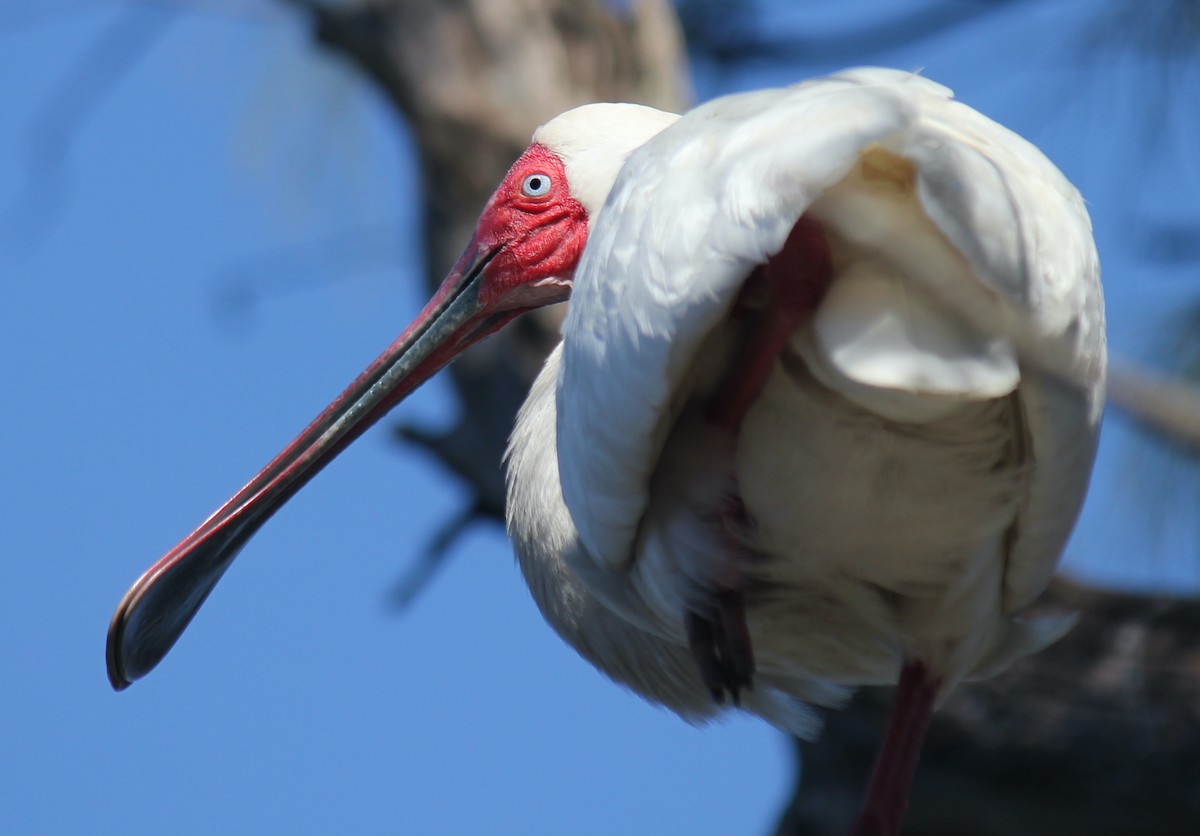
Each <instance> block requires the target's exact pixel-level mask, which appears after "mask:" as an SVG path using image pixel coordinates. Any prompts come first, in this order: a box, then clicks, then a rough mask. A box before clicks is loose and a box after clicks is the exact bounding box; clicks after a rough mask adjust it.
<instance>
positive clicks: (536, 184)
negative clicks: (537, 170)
mask: <svg viewBox="0 0 1200 836" xmlns="http://www.w3.org/2000/svg"><path fill="white" fill-rule="evenodd" d="M541 190H542V178H541V177H530V178H529V191H531V192H540V191H541Z"/></svg>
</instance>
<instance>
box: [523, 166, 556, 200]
mask: <svg viewBox="0 0 1200 836" xmlns="http://www.w3.org/2000/svg"><path fill="white" fill-rule="evenodd" d="M549 193H550V175H549V174H542V173H541V172H538V173H537V174H527V175H526V176H525V179H524V180H522V181H521V194H523V195H525V196H526V197H545V196H546V195H548V194H549Z"/></svg>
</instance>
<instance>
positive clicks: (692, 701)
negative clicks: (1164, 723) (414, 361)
mask: <svg viewBox="0 0 1200 836" xmlns="http://www.w3.org/2000/svg"><path fill="white" fill-rule="evenodd" d="M586 111H587V108H583V109H580V110H579V111H574V112H572V114H573V116H572V119H575V120H578V119H579V117H580V116H581V114H582V115H586ZM642 113H643V111H637V112H630V113H628V114H621V117H623V118H628V119H633V120H638V119H640V118H641V116H642ZM607 115H613V114H607ZM617 130H619V128H618V129H617ZM555 132H556V131H555V122H551V123H550V124H549V126H547V127H546V128H543V129H541V130H540V131H539V133H538V135H535V140H536V139H539V138H541V137H543V136H546V135H549V136H551V137H553V135H554V134H555ZM549 147H550V148H551V150H558V149H556V148H555V147H554V145H553V144H550V145H549ZM589 150H590V153H592V154H593V155H594V154H595V153H596V152H595V150H594V149H589ZM563 156H564V159H565V161H566V165H567V171H568V176H569V177H570V172H571V160H572V156H571V152H570V151H569V150H568V151H565V152H563ZM572 186H573V183H572ZM805 213H809V215H810V216H811V217H815V218H816V219H818V220H819V221H820V222H821V223H822V225H823V226H824V229H825V230H826V233H827V235H828V236H829V239H830V242H831V248H832V251H833V259H834V265H835V270H836V274H835V279H834V282H833V284H832V285H831V287H830V290H829V293H828V295H827V296H826V298H825V300H824V302H823V303H822V305H821V307H820V308H819V309H818V310H817V312H816V316H815V320H814V321H813V322H812V323H811V325H810V326H807V327H804V328H802V329H801V330H800V331H798V332H797V333H796V334H795V336H794V338H793V340H792V342H791V346H790V348H789V350H787V351H786V352H785V354H784V355H783V356H782V358H781V361H780V363H779V364H778V367H777V368H776V369H775V371H774V372H773V373H772V374H771V376H770V378H769V380H768V382H767V384H766V387H765V388H764V390H763V391H762V393H761V395H760V397H759V398H758V399H757V401H756V402H755V403H754V405H753V406H752V407H751V408H750V410H749V412H748V413H747V415H746V419H745V423H744V425H743V427H742V430H741V433H740V434H739V435H738V437H737V439H736V440H735V441H734V442H733V444H732V445H730V444H728V443H727V442H725V441H724V440H722V439H721V438H720V437H719V436H720V434H719V433H714V432H713V431H712V430H711V428H707V427H706V426H705V422H704V420H703V418H702V417H701V414H700V413H701V408H700V404H701V403H702V402H703V400H704V399H705V398H706V397H707V396H709V395H711V394H712V391H713V389H714V387H715V386H716V384H717V381H719V379H720V378H721V376H722V374H724V373H726V372H727V370H728V368H729V365H730V362H731V361H730V359H729V352H730V350H731V349H730V346H731V345H733V344H734V343H735V342H736V341H737V337H738V334H737V333H736V332H737V329H738V325H737V323H736V322H734V321H732V320H731V318H730V310H731V308H732V306H733V304H734V301H735V299H736V297H737V295H738V293H739V291H740V289H741V287H742V284H743V282H744V281H745V280H746V278H747V276H748V275H749V274H750V273H751V272H752V270H753V269H754V268H755V266H756V265H759V264H761V263H763V262H764V261H766V260H767V258H768V257H769V256H770V255H772V254H773V253H775V252H777V251H779V250H780V249H781V248H782V246H783V243H784V240H785V239H786V238H787V236H788V234H789V232H790V230H791V229H792V227H793V226H794V225H795V223H796V222H797V220H798V219H799V218H800V216H801V215H802V214H805ZM563 335H564V339H563V345H562V346H561V349H560V350H559V351H556V352H555V353H554V355H552V356H551V358H550V361H549V362H548V363H547V366H546V368H545V370H543V372H542V375H541V377H540V378H539V380H538V382H537V384H535V386H534V388H533V391H532V392H531V393H530V397H529V400H528V402H527V404H526V406H525V409H524V410H523V412H522V414H521V418H520V420H519V422H518V427H517V430H516V432H515V433H514V436H513V440H512V445H511V450H510V464H509V468H510V469H509V531H510V534H511V536H512V538H513V541H514V543H515V545H516V549H517V553H518V557H519V559H520V562H521V566H522V569H523V571H524V573H525V575H526V578H527V580H528V582H529V584H530V587H531V589H532V590H533V592H534V596H535V598H537V600H538V603H539V605H540V606H541V608H542V610H543V613H544V614H545V615H546V617H547V619H548V620H549V621H550V623H551V624H552V625H554V626H555V628H556V629H558V630H559V632H560V633H562V634H563V636H564V638H566V639H567V641H568V642H570V643H571V644H572V645H573V646H575V647H576V648H577V649H578V650H579V651H580V652H581V653H583V655H585V656H587V657H588V658H589V659H590V660H591V661H592V662H593V663H594V664H596V665H597V666H598V667H600V668H601V669H602V670H605V671H606V672H607V673H609V674H610V675H611V676H613V677H614V678H615V679H617V680H619V681H622V682H625V683H626V684H629V685H630V686H631V687H633V688H634V690H636V691H638V692H639V693H641V694H642V695H643V696H645V697H647V698H649V699H651V700H652V701H655V702H660V703H663V704H665V705H667V706H668V707H670V708H673V709H675V710H676V711H679V712H680V713H681V714H683V715H684V716H686V717H688V718H689V719H693V720H694V719H696V718H697V717H698V716H699V717H702V716H706V715H709V714H712V713H715V712H717V711H718V710H719V706H715V705H713V704H712V703H711V702H709V703H707V704H706V703H705V701H704V699H703V697H704V694H705V693H706V692H705V689H704V686H703V683H702V682H701V681H700V678H699V677H698V675H696V674H695V672H694V671H692V670H691V669H690V668H689V667H688V665H687V664H686V663H685V660H686V658H687V643H686V637H685V635H684V629H683V621H682V618H681V614H682V613H683V612H684V611H685V609H686V608H687V607H688V606H689V605H690V604H691V603H692V602H693V600H694V598H695V596H696V594H697V591H698V590H700V591H702V590H704V589H707V588H711V587H713V586H714V585H715V584H717V583H718V582H719V581H718V580H717V576H718V575H720V574H721V573H722V572H724V571H725V570H726V568H727V564H728V563H729V562H730V561H735V562H736V563H737V566H738V567H739V569H740V570H741V571H742V572H744V574H745V578H746V583H747V586H748V587H749V588H751V590H752V591H751V592H750V593H749V595H748V602H747V620H748V624H749V628H750V632H751V636H752V639H753V644H754V648H755V653H756V657H757V660H758V676H757V679H758V682H759V683H760V684H761V685H763V686H765V687H766V688H767V689H769V690H775V691H778V692H782V693H788V692H791V693H796V694H798V695H799V696H802V697H806V698H811V697H813V696H814V694H816V695H818V698H820V696H821V695H823V696H825V697H826V698H829V697H833V696H835V695H836V694H837V693H838V692H839V688H838V687H837V686H842V685H859V684H870V683H886V682H894V681H895V679H896V676H897V674H898V672H899V669H900V666H901V663H902V662H903V661H904V660H914V659H916V660H921V661H925V662H927V663H928V664H930V665H931V667H932V670H933V671H934V673H935V675H936V676H937V677H938V678H940V679H941V680H942V681H943V682H944V683H945V684H946V686H947V688H946V690H948V687H949V686H952V685H953V683H954V682H955V681H957V680H959V679H961V678H963V677H966V676H970V675H972V674H982V673H992V672H995V671H997V670H999V669H1002V668H1003V667H1004V666H1006V664H1007V663H1008V662H1010V661H1011V660H1012V659H1014V658H1016V657H1018V656H1020V655H1022V654H1024V653H1027V652H1031V651H1033V650H1037V649H1038V648H1040V647H1041V646H1043V645H1044V644H1046V643H1048V642H1049V641H1051V640H1053V639H1054V638H1055V637H1057V635H1059V634H1060V633H1061V631H1062V630H1064V629H1065V628H1066V627H1067V626H1069V621H1068V620H1066V619H1052V620H1049V621H1043V622H1035V623H1029V622H1026V621H1023V620H1022V619H1021V618H1020V615H1021V612H1022V610H1023V609H1024V608H1025V607H1027V606H1028V605H1029V604H1030V603H1031V602H1032V601H1033V600H1034V599H1035V598H1036V597H1037V595H1038V594H1040V592H1041V591H1042V590H1043V589H1044V588H1045V585H1046V584H1047V582H1048V581H1049V579H1050V577H1051V575H1052V574H1053V571H1054V567H1055V565H1056V562H1057V560H1058V557H1059V554H1060V552H1061V551H1062V548H1063V546H1064V544H1065V541H1066V538H1067V536H1068V534H1069V532H1070V529H1071V527H1072V525H1073V523H1074V519H1075V516H1076V513H1077V511H1078V509H1079V506H1080V504H1081V502H1082V499H1083V496H1084V492H1085V489H1086V485H1087V481H1088V476H1089V471H1090V467H1091V461H1092V456H1093V454H1094V449H1095V444H1096V438H1097V430H1098V422H1099V418H1100V411H1101V407H1102V401H1103V379H1104V357H1105V349H1104V331H1103V311H1102V301H1101V294H1100V285H1099V270H1098V264H1097V260H1096V254H1095V249H1094V246H1093V244H1092V240H1091V231H1090V224H1089V221H1088V217H1087V213H1086V211H1085V209H1084V207H1083V202H1082V200H1081V199H1080V197H1079V195H1078V193H1077V192H1076V191H1075V189H1074V188H1073V187H1072V186H1071V185H1070V184H1069V183H1068V182H1067V181H1066V179H1065V178H1063V176H1062V175H1061V174H1060V173H1059V172H1058V170H1057V169H1055V168H1054V166H1053V165H1051V164H1050V163H1049V161H1047V160H1046V159H1045V157H1044V156H1042V155H1041V153H1040V152H1038V151H1037V150H1036V149H1035V148H1034V147H1033V146H1031V145H1030V144H1029V143H1027V142H1026V141H1025V140H1023V139H1021V138H1020V137H1018V136H1016V135H1015V134H1013V133H1011V132H1009V131H1007V130H1006V129H1004V128H1002V127H1001V126H999V125H997V124H996V123H994V122H992V121H990V120H988V119H987V118H985V117H983V116H981V115H980V114H978V113H977V112H975V111H973V110H971V109H970V108H968V107H966V106H964V105H962V104H959V103H957V102H954V101H952V100H951V99H950V93H949V91H948V90H946V88H944V87H941V86H940V85H937V84H935V83H933V82H930V81H928V80H926V79H923V78H921V77H919V76H915V75H912V74H907V73H901V72H895V71H889V70H878V69H861V70H854V71H848V72H844V73H841V74H839V75H837V76H833V77H830V78H828V79H822V80H818V81H814V82H809V83H805V84H801V85H798V86H796V87H792V88H788V89H785V90H767V91H760V92H755V93H749V94H743V95H736V96H730V97H726V98H723V99H719V100H716V101H713V102H710V103H709V104H707V105H704V106H702V107H700V108H698V109H696V110H695V111H692V112H690V113H689V114H687V115H686V116H684V117H682V118H681V119H679V120H678V121H677V122H675V123H674V124H672V125H670V126H669V127H666V128H665V129H663V130H662V131H661V133H659V134H657V135H656V136H655V137H654V138H653V139H651V140H650V141H648V142H646V144H645V145H643V146H642V147H641V148H639V149H638V150H637V151H636V152H634V153H633V154H632V155H631V156H630V157H629V159H628V161H627V162H626V163H625V164H624V166H623V167H622V168H621V170H620V174H619V176H618V177H617V179H616V181H615V184H614V186H613V188H612V193H611V194H610V195H609V197H608V200H607V202H606V203H605V204H604V209H603V211H602V212H601V213H600V215H599V217H598V218H596V219H595V220H594V222H593V224H592V230H591V235H590V239H589V243H588V247H587V249H586V250H585V253H584V256H583V258H582V260H581V262H580V265H579V268H578V270H577V272H576V276H575V287H574V291H573V294H572V303H571V311H570V313H569V315H568V317H567V320H566V323H565V325H564V328H563ZM552 381H554V382H556V384H557V385H556V386H555V387H552V386H551V382H552ZM552 440H555V441H556V448H557V456H555V454H554V449H553V445H552V443H551V442H552ZM560 485H561V492H560V490H559V486H560ZM731 489H736V490H737V491H739V492H740V495H741V497H742V500H743V501H744V503H745V506H746V509H747V513H748V516H749V518H750V520H751V522H752V525H751V527H750V528H749V529H748V530H747V531H745V532H742V533H741V534H740V536H741V537H743V538H744V543H743V547H744V548H743V549H742V550H741V552H742V553H740V554H731V553H730V550H729V549H728V548H727V547H726V546H725V545H724V543H723V541H722V539H721V538H720V537H719V536H714V534H715V533H716V534H719V532H714V512H715V510H716V507H717V506H718V505H719V503H720V502H721V501H722V497H723V496H724V495H725V494H726V493H727V492H728V491H729V490H731ZM631 636H636V637H637V643H638V644H639V645H640V646H641V648H642V649H641V651H640V652H641V653H644V654H646V656H647V657H651V656H653V657H655V658H665V657H671V656H679V657H680V660H681V661H680V662H679V664H678V665H675V666H666V667H664V666H661V665H656V664H653V663H646V664H644V667H645V668H646V669H647V672H646V673H643V675H642V676H641V677H640V678H635V677H633V676H631V675H630V673H629V665H628V664H627V662H625V661H614V652H613V648H614V646H622V647H624V646H626V645H627V644H628V642H629V641H630V638H631ZM625 652H626V653H629V652H631V651H628V650H626V651H625ZM681 677H683V678H685V679H686V680H687V682H686V683H684V682H680V681H678V680H679V679H680V678H681ZM685 685H686V686H687V687H684V686H685ZM777 706H778V703H777V702H775V701H770V702H769V706H768V707H767V708H766V709H765V710H764V709H763V708H762V707H761V706H757V705H754V704H748V705H747V707H748V708H750V709H751V710H758V711H760V713H763V714H765V715H766V716H767V718H768V719H770V720H773V721H775V722H778V721H779V719H778V717H777V716H774V715H773V714H772V712H775V711H776V709H777Z"/></svg>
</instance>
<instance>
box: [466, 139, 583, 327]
mask: <svg viewBox="0 0 1200 836" xmlns="http://www.w3.org/2000/svg"><path fill="white" fill-rule="evenodd" d="M539 174H540V175H542V176H546V177H549V178H550V187H549V189H548V190H547V191H546V193H545V194H542V195H538V196H531V195H529V194H526V193H525V192H524V191H523V190H522V187H523V185H524V184H525V181H526V179H527V178H529V177H530V176H531V175H539ZM587 222H588V218H587V211H586V210H585V209H584V208H583V206H582V205H581V204H580V203H579V201H577V200H576V199H575V198H573V197H572V196H571V192H570V190H569V189H568V188H567V173H566V171H565V170H564V168H563V164H562V160H560V159H559V158H558V155H557V154H555V153H554V152H552V151H550V150H549V149H547V148H546V147H545V146H542V145H538V144H536V143H535V144H533V145H531V146H529V148H528V149H527V150H526V151H525V153H524V154H522V155H521V156H520V157H519V158H518V159H517V161H516V162H515V163H513V166H512V168H510V169H509V171H508V174H507V175H505V177H504V180H503V181H502V182H501V183H500V186H499V188H497V189H496V191H495V193H494V194H493V195H492V198H491V200H489V201H488V204H487V206H486V207H485V208H484V210H483V214H482V215H481V216H480V218H479V224H478V225H477V226H476V228H475V235H474V237H473V238H472V240H471V246H470V247H468V252H471V251H474V252H477V253H478V252H480V251H486V252H494V253H495V255H494V256H493V258H492V260H491V262H490V263H489V264H488V266H487V267H486V268H485V271H484V272H485V275H486V280H485V282H484V284H483V287H482V288H480V291H479V304H480V306H481V307H483V308H484V309H486V310H491V311H498V310H512V309H514V308H517V309H522V310H523V309H527V308H533V307H538V306H540V305H543V304H549V302H550V301H562V300H564V299H566V297H567V295H568V293H569V291H570V286H571V278H572V276H573V275H574V273H575V267H576V266H577V265H578V264H579V257H580V255H581V254H582V253H583V247H584V244H586V243H587V231H588V225H587Z"/></svg>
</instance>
